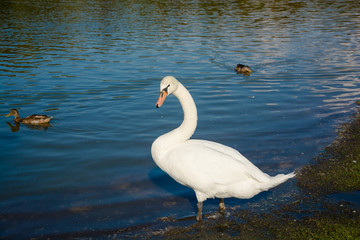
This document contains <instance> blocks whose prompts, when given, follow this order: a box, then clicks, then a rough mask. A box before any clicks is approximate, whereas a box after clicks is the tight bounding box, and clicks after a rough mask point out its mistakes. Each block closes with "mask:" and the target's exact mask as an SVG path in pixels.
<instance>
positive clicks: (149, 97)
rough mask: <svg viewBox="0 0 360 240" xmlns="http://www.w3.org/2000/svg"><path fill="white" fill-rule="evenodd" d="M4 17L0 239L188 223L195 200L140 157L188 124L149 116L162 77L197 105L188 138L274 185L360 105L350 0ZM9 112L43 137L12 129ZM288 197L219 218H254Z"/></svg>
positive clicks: (33, 6) (18, 7)
mask: <svg viewBox="0 0 360 240" xmlns="http://www.w3.org/2000/svg"><path fill="white" fill-rule="evenodd" d="M0 13H1V18H0V26H1V28H0V30H1V31H0V119H1V121H0V159H1V160H0V188H1V191H0V209H1V210H0V218H1V220H0V238H9V239H21V238H30V237H41V236H45V237H46V236H55V238H57V237H58V238H61V237H60V236H66V234H71V233H79V235H81V233H84V235H83V236H86V234H85V233H89V232H92V231H93V232H101V231H111V230H116V229H124V228H126V227H134V226H139V225H141V224H151V223H156V222H157V221H158V218H160V217H169V216H172V217H174V218H176V219H181V218H185V217H188V216H194V214H195V207H196V205H195V204H196V198H195V194H194V193H193V192H192V190H191V189H188V188H186V187H183V186H181V185H179V184H177V183H176V182H174V181H173V180H172V179H171V178H170V177H168V176H167V175H166V174H165V173H164V172H162V171H161V170H159V168H158V167H157V166H156V165H155V163H154V162H153V160H152V158H151V154H150V147H151V144H152V142H153V141H154V140H155V139H156V138H157V137H158V136H159V135H161V134H163V133H165V132H168V131H170V130H172V129H173V128H175V127H177V126H178V125H179V124H180V123H181V121H182V117H183V113H182V111H181V108H180V104H179V103H178V101H177V99H176V98H175V97H173V96H171V97H169V98H168V99H167V101H166V102H165V104H164V106H163V107H162V108H160V109H156V108H155V102H156V100H157V98H158V94H159V84H160V81H161V79H162V78H163V77H164V76H167V75H172V76H175V77H176V78H177V79H179V80H180V81H181V82H182V83H183V84H184V85H185V86H186V87H187V88H188V89H189V91H190V93H191V94H192V96H193V98H194V100H195V102H196V104H197V107H198V118H199V121H198V128H197V131H196V132H195V135H194V136H193V138H199V139H207V140H212V141H216V142H220V143H223V144H225V145H228V146H231V147H233V148H236V149H237V150H239V151H240V152H241V153H242V154H243V155H245V156H246V157H247V158H248V159H250V160H251V161H252V162H253V163H254V164H255V165H257V166H258V167H259V168H260V169H262V170H263V171H264V172H267V173H269V174H270V175H274V174H278V173H288V172H291V171H293V170H294V169H299V168H301V167H302V166H304V165H305V164H307V163H309V162H311V160H312V158H313V157H314V156H315V155H316V154H317V153H319V152H320V151H321V149H322V148H323V147H324V146H326V145H327V144H329V143H330V142H331V141H332V140H333V139H334V137H335V136H336V134H335V133H336V126H338V125H339V123H341V122H343V121H346V120H347V117H348V116H350V115H351V113H352V112H353V111H354V109H355V101H356V100H360V91H359V89H360V79H359V72H360V44H359V43H360V4H359V3H358V1H347V2H346V3H345V2H342V1H338V2H334V1H325V0H324V1H322V0H319V1H303V0H298V1H282V0H280V1H270V2H266V1H256V0H255V1H215V2H212V1H196V0H191V1H157V0H155V1H141V0H139V1H115V0H114V1H95V0H90V1H88V0H87V1H84V0H80V1H75V0H69V1H68V0H60V1H51V0H48V1H26V0H19V1H8V0H3V1H1V3H0ZM237 63H242V64H246V65H249V66H251V67H252V68H253V70H254V71H253V73H252V74H251V75H250V76H244V75H241V74H236V73H235V72H234V70H233V68H234V67H235V65H236V64H237ZM12 108H17V109H18V110H19V112H20V116H23V117H25V116H27V115H31V114H35V113H38V114H46V115H50V116H53V119H52V120H51V125H50V126H47V127H45V128H41V127H31V126H26V125H20V126H17V127H16V126H15V124H14V121H13V118H12V117H9V118H5V116H6V115H7V114H8V112H9V110H10V109H12ZM294 191H296V180H294V179H292V180H290V181H288V182H286V183H284V184H283V185H281V186H279V187H277V188H275V189H272V190H271V191H268V192H266V193H262V194H260V195H259V196H257V197H255V198H254V199H251V200H237V199H230V200H227V201H225V203H228V205H229V206H231V207H234V208H240V209H265V208H267V207H272V206H276V204H277V203H278V202H281V201H286V199H288V198H289V197H290V196H291V193H293V192H294ZM217 204H218V203H217V201H207V202H205V204H204V213H211V212H214V211H216V210H217V207H218V206H217Z"/></svg>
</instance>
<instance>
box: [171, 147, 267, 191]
mask: <svg viewBox="0 0 360 240" xmlns="http://www.w3.org/2000/svg"><path fill="white" fill-rule="evenodd" d="M166 159H167V167H166V170H165V171H166V172H167V173H168V174H169V175H170V176H172V177H173V178H174V179H175V180H176V181H178V182H179V183H181V184H183V185H186V186H189V187H191V188H193V189H199V190H200V189H204V188H209V187H213V188H219V187H221V186H229V185H233V184H240V183H243V184H245V185H246V184H250V183H252V184H254V183H255V184H256V183H261V182H267V181H269V178H270V177H269V176H268V175H267V174H265V173H263V172H262V171H261V170H260V169H258V168H257V167H256V166H255V165H253V164H252V163H251V162H249V161H248V160H247V159H246V158H245V157H243V156H242V155H241V154H240V153H239V152H237V151H236V150H234V149H232V148H229V147H226V146H224V145H222V144H218V143H215V142H210V141H203V140H189V141H187V142H185V143H182V144H179V145H177V146H175V147H174V148H172V149H171V150H170V151H169V152H168V154H167V155H166Z"/></svg>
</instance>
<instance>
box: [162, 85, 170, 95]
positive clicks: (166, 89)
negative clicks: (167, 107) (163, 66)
mask: <svg viewBox="0 0 360 240" xmlns="http://www.w3.org/2000/svg"><path fill="white" fill-rule="evenodd" d="M169 87H170V84H169V85H168V86H167V87H166V88H164V90H163V91H165V92H166V93H168V88H169Z"/></svg>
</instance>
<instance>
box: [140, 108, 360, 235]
mask: <svg viewBox="0 0 360 240" xmlns="http://www.w3.org/2000/svg"><path fill="white" fill-rule="evenodd" d="M296 180H297V185H298V187H299V189H300V193H298V194H296V196H295V197H294V199H295V200H294V201H293V202H291V203H287V204H284V205H282V206H279V208H278V209H276V210H273V211H271V212H270V213H260V214H259V213H253V212H250V211H236V210H234V211H233V212H231V214H230V216H226V217H219V218H217V219H206V220H205V221H203V222H201V223H195V224H190V225H189V226H180V227H176V226H169V225H168V226H167V227H166V228H165V229H164V230H162V231H161V234H156V235H154V234H149V235H148V238H149V239H209V240H211V239H360V228H359V226H360V214H359V213H360V200H357V201H356V203H349V202H345V201H340V200H337V199H336V198H334V197H332V195H331V194H341V193H350V194H351V193H352V192H357V191H359V190H360V112H358V113H357V114H355V115H354V117H353V119H352V120H351V121H350V123H347V124H343V125H342V126H341V128H340V129H339V132H338V137H337V138H336V140H335V141H334V142H333V143H332V144H331V145H330V146H327V147H326V148H325V149H324V151H323V152H322V153H321V154H319V156H317V157H316V158H315V159H314V162H313V163H312V164H309V165H307V166H305V167H304V168H303V169H302V170H301V171H300V172H299V173H298V175H297V176H296ZM142 237H144V236H142Z"/></svg>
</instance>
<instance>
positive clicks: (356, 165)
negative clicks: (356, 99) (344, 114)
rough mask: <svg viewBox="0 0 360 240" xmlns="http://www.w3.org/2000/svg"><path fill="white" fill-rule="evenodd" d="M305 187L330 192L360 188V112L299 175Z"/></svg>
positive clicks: (302, 187)
mask: <svg viewBox="0 0 360 240" xmlns="http://www.w3.org/2000/svg"><path fill="white" fill-rule="evenodd" d="M297 184H298V186H299V187H300V189H302V190H307V191H310V192H311V193H312V194H329V193H338V192H350V191H357V190H360V113H357V114H356V115H355V116H354V117H353V120H352V121H351V122H350V123H347V124H343V125H342V126H341V128H340V130H339V132H338V138H337V139H336V140H335V141H334V142H333V143H332V144H331V145H330V146H328V147H326V148H325V149H324V152H323V153H321V154H320V155H319V156H318V157H316V158H315V163H314V164H311V165H307V166H305V167H304V168H303V169H302V171H301V172H300V174H299V176H298V177H297Z"/></svg>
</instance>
